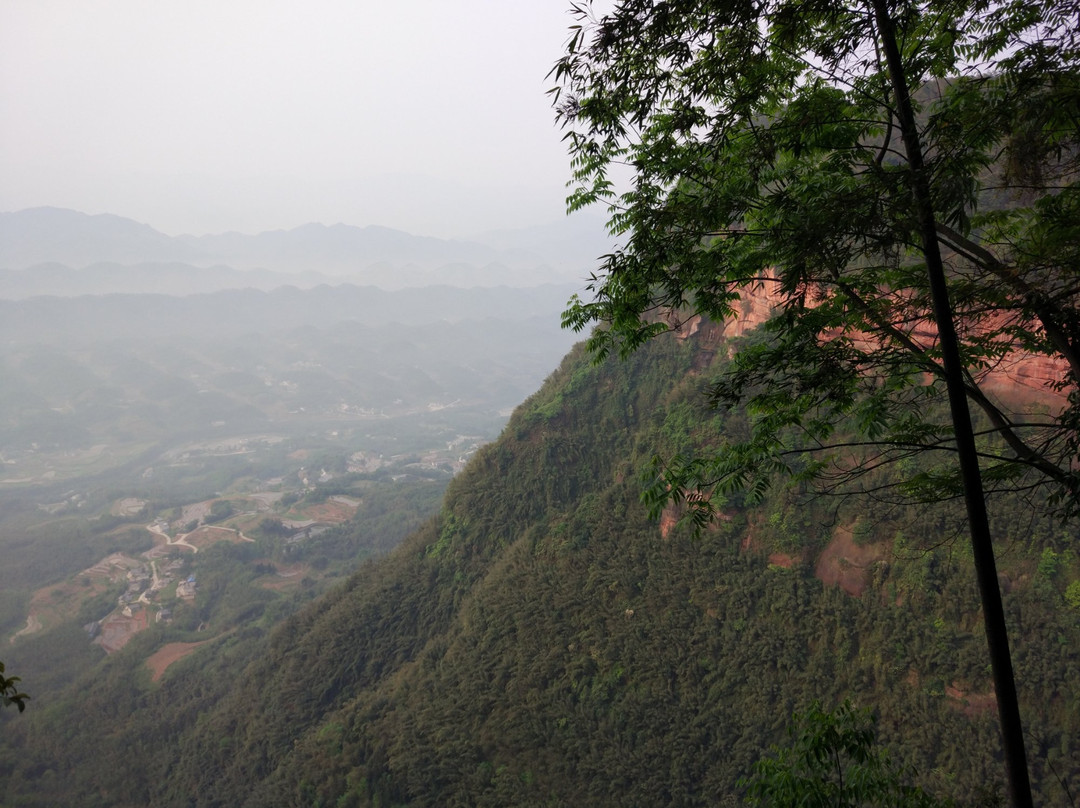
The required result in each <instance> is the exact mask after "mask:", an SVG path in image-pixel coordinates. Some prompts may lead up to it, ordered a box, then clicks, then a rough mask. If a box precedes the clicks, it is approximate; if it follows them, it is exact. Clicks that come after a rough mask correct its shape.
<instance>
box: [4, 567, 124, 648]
mask: <svg viewBox="0 0 1080 808" xmlns="http://www.w3.org/2000/svg"><path fill="white" fill-rule="evenodd" d="M139 566H141V565H140V563H139V562H138V561H136V560H135V559H133V558H129V557H128V556H125V555H123V554H121V553H114V554H113V555H111V556H108V557H106V558H103V559H102V560H101V561H99V562H98V563H97V564H95V565H94V566H92V567H90V568H89V569H85V570H83V571H82V572H80V573H79V574H78V575H76V576H74V577H73V578H71V579H69V580H67V581H63V582H62V583H58V584H52V585H51V586H46V587H42V588H41V589H39V590H37V591H36V592H34V594H33V595H32V596H31V598H30V608H29V609H28V610H27V611H28V614H27V619H26V626H25V627H23V628H22V629H20V630H19V631H18V632H17V633H16V634H15V635H14V636H13V637H12V638H11V641H12V642H14V641H15V639H16V638H17V637H20V636H23V635H26V634H33V633H34V632H36V631H41V630H42V629H48V628H51V627H52V626H54V625H56V624H57V623H60V622H62V621H64V620H67V619H69V618H70V617H71V616H72V615H73V614H76V613H77V612H78V611H79V609H80V607H81V606H82V605H83V603H85V602H86V601H88V600H90V599H91V598H94V597H96V596H97V595H100V594H101V593H102V592H105V591H106V590H108V588H109V587H110V586H112V585H113V584H114V583H115V582H116V581H120V580H123V579H124V578H126V577H127V572H128V570H129V569H133V568H135V567H139Z"/></svg>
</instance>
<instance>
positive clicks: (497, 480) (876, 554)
mask: <svg viewBox="0 0 1080 808" xmlns="http://www.w3.org/2000/svg"><path fill="white" fill-rule="evenodd" d="M703 333H704V332H701V333H699V334H698V335H697V336H694V337H691V338H688V339H681V340H680V339H676V338H674V337H665V338H663V339H660V340H657V341H655V343H653V344H651V345H649V346H648V347H647V348H644V349H642V350H640V351H638V352H637V353H636V354H634V355H633V356H632V357H631V358H630V359H629V360H627V361H625V362H620V361H617V360H611V361H608V362H605V363H603V364H600V365H591V364H590V363H589V361H588V359H587V357H586V356H585V355H584V353H583V352H582V351H580V350H576V351H574V352H572V353H571V355H570V356H569V357H567V359H566V360H565V361H564V363H563V365H562V367H561V368H560V369H559V370H558V371H557V372H556V373H555V374H553V375H552V376H551V377H550V378H549V379H548V381H547V383H546V384H545V385H544V387H543V388H542V389H541V390H540V391H539V392H538V393H537V394H536V395H534V396H533V397H532V398H530V399H529V400H528V401H527V402H525V403H524V404H523V405H522V406H521V407H519V409H518V410H517V412H516V413H515V415H514V416H513V418H512V419H511V421H510V423H509V425H508V427H507V428H506V430H505V431H504V433H503V435H502V437H501V438H500V440H499V441H497V442H496V443H494V444H491V445H489V446H487V447H485V448H484V449H482V450H481V451H480V452H479V453H478V455H477V456H476V457H475V458H474V459H473V461H472V462H471V463H470V464H469V465H468V467H467V468H466V470H465V471H464V472H463V473H461V474H460V475H459V476H458V477H457V478H455V480H454V481H453V482H452V484H451V486H450V488H449V489H448V491H447V494H446V498H445V501H444V504H443V507H442V511H441V514H440V515H439V516H438V517H437V518H436V519H435V520H433V521H432V522H430V523H428V524H427V525H426V526H425V527H424V528H423V529H421V530H420V531H418V532H416V533H415V534H413V535H412V536H411V537H410V538H408V539H407V540H406V541H405V542H404V543H403V544H402V545H401V546H400V547H399V548H398V549H397V550H396V551H395V552H393V553H392V554H391V555H390V556H388V557H386V558H384V559H382V560H380V561H377V562H372V563H369V564H367V565H366V566H364V567H362V568H361V570H360V571H359V572H357V573H356V574H355V575H354V576H353V577H352V578H351V579H350V580H349V581H348V582H347V584H345V585H343V586H341V587H339V588H338V589H336V590H334V591H333V592H331V593H330V594H329V595H327V596H325V597H324V598H322V599H320V600H318V601H316V602H314V603H312V604H310V605H309V606H307V607H305V608H304V609H302V610H301V611H299V612H298V613H297V614H295V615H293V616H292V617H289V618H287V619H286V620H284V622H282V623H281V624H280V625H278V626H277V627H276V628H273V629H270V628H266V629H264V628H260V627H257V626H256V627H250V628H247V629H244V630H242V631H237V632H235V633H233V634H231V635H228V636H226V637H224V638H222V639H219V640H218V641H216V642H214V643H208V644H206V645H205V646H201V647H199V648H198V649H197V650H196V651H194V652H193V653H191V654H190V655H189V656H187V657H186V658H184V659H183V660H181V661H179V662H177V663H175V664H174V665H173V666H172V667H170V668H169V669H168V671H167V672H166V674H165V676H164V677H163V678H162V679H161V681H160V682H157V683H154V682H151V681H150V676H149V672H148V671H147V669H146V668H145V666H144V665H143V664H142V662H141V660H142V659H145V656H146V652H147V650H148V649H147V648H144V647H140V646H138V645H137V644H138V643H140V642H142V643H150V642H153V638H152V637H149V636H147V637H146V638H145V639H138V640H136V641H133V643H132V644H131V646H129V648H125V649H124V650H123V651H121V652H119V653H117V654H115V655H114V656H112V657H110V658H108V659H106V660H104V661H102V662H100V663H97V664H96V665H95V666H94V667H93V668H92V669H89V670H87V671H86V673H85V675H84V676H83V677H82V679H81V680H80V681H79V682H76V683H75V685H74V686H73V687H72V688H71V689H70V690H69V691H68V692H67V695H66V696H64V697H63V698H62V699H58V700H56V701H54V702H53V703H37V702H35V703H32V705H31V709H30V710H28V712H27V713H26V714H25V715H23V716H20V717H13V716H10V715H4V716H3V717H2V718H3V721H4V729H3V741H2V744H3V747H2V750H0V776H2V777H3V778H4V781H5V782H6V786H5V789H6V790H5V791H4V792H0V801H2V802H3V804H5V805H8V804H10V805H26V806H31V805H56V804H80V805H95V804H96V805H103V806H104V805H110V806H120V805H158V806H174V805H177V806H179V805H199V806H211V805H214V806H217V805H220V806H241V805H248V806H278V805H280V806H286V805H327V806H329V805H335V806H348V805H357V806H360V805H381V806H390V805H416V806H421V805H430V806H435V805H487V806H505V805H562V806H575V805H678V806H696V805H702V806H704V805H717V804H724V803H725V800H732V801H734V800H736V799H737V795H738V793H739V788H738V785H737V781H738V779H739V777H740V776H742V775H745V774H747V773H749V771H750V769H751V766H752V764H753V762H754V761H755V760H758V759H760V758H761V757H762V756H763V755H764V754H765V753H766V752H767V748H768V746H769V744H773V743H778V742H781V741H782V740H783V738H784V730H785V727H786V726H787V724H788V721H789V720H790V717H791V714H792V712H793V711H796V710H802V709H805V708H806V707H807V706H808V705H810V704H811V703H812V702H813V701H815V700H820V701H821V702H822V703H823V704H825V705H826V706H830V705H833V704H837V703H839V702H841V701H842V700H843V699H844V698H847V697H850V698H851V699H853V700H854V701H855V702H857V703H859V704H862V705H866V706H869V707H871V708H873V709H874V710H875V711H876V712H877V714H878V715H879V729H880V738H881V742H882V743H883V744H884V745H885V746H886V747H887V748H888V750H889V752H890V754H891V755H892V756H893V757H894V758H895V759H897V760H898V761H900V762H902V763H905V764H910V765H912V766H914V767H915V768H916V769H917V771H918V773H919V774H918V779H919V781H920V783H921V784H922V785H924V786H925V787H927V788H928V789H929V790H930V791H932V792H934V793H936V794H939V795H943V796H953V797H957V798H959V799H961V800H962V801H965V802H967V803H969V804H981V803H980V801H981V800H983V798H984V797H989V796H992V794H993V793H994V792H996V791H999V790H1000V788H1001V782H1002V771H1001V765H1000V762H999V758H1000V748H999V740H998V730H997V724H996V717H995V715H994V712H993V710H994V708H993V700H992V698H990V688H991V680H990V674H989V671H988V667H987V661H986V647H985V642H984V639H983V636H982V633H981V622H980V617H979V613H978V609H979V606H978V596H977V593H976V590H975V584H974V578H973V576H972V575H971V571H970V567H971V561H970V558H969V551H968V550H967V548H966V544H965V543H964V542H963V541H962V540H955V537H956V536H957V535H958V529H957V524H958V521H957V520H958V519H959V515H958V514H955V513H953V512H951V511H950V510H949V508H947V507H942V508H940V509H934V508H928V507H914V506H910V507H909V506H896V505H893V506H886V505H885V504H883V503H874V502H868V501H866V500H859V501H844V500H837V499H820V498H817V499H815V498H813V497H809V496H807V495H806V494H807V492H800V491H798V490H795V489H785V490H777V491H775V492H773V493H771V494H770V495H769V497H768V498H767V499H766V500H765V501H764V502H763V503H761V504H759V505H756V506H755V507H752V508H751V507H748V506H746V505H744V503H742V502H741V501H740V500H738V499H732V501H731V502H729V504H728V507H727V508H726V509H725V510H724V513H723V518H722V519H719V520H717V521H716V523H715V524H713V525H712V526H710V527H709V528H708V529H707V530H706V531H705V532H704V533H703V534H702V535H700V536H694V535H693V533H692V531H691V530H690V529H689V528H688V527H686V526H682V525H676V524H674V517H677V516H678V514H674V513H668V514H667V516H668V517H669V518H667V519H665V520H663V522H662V525H658V524H657V522H656V521H655V520H652V519H650V518H649V517H648V514H647V513H646V509H645V507H644V505H642V503H641V501H640V492H641V490H642V480H641V478H640V473H641V470H642V469H643V468H645V467H647V466H648V464H649V460H650V458H651V457H652V456H653V455H654V454H656V453H660V454H664V455H671V454H673V453H677V452H684V453H685V452H692V451H693V449H694V447H695V446H696V445H700V444H703V443H711V442H716V441H718V440H720V439H721V438H722V436H723V435H725V434H732V435H737V434H738V433H739V431H740V430H744V429H745V427H746V418H747V416H746V415H745V414H743V413H738V412H729V413H717V412H708V411H706V410H705V409H704V403H703V399H702V397H701V396H700V395H699V391H700V389H701V387H702V386H703V385H704V384H706V383H707V382H708V379H709V378H710V377H711V376H712V375H713V374H714V373H716V372H717V369H718V368H719V366H720V365H722V363H723V362H725V361H726V359H725V357H726V351H725V346H724V345H723V344H722V343H720V342H718V341H715V340H713V341H708V340H706V339H705V338H704V337H703V336H702V334H703ZM992 504H993V508H994V510H995V518H996V523H995V529H996V531H997V534H998V536H999V537H1000V549H999V552H1000V554H1001V555H1002V561H1001V566H1002V570H1003V572H1004V583H1005V588H1006V591H1007V595H1006V608H1007V610H1008V615H1009V619H1010V621H1011V626H1010V629H1011V631H1012V636H1013V637H1014V638H1015V640H1014V642H1015V660H1016V665H1017V669H1018V679H1019V686H1020V688H1021V696H1022V699H1023V707H1024V718H1025V721H1026V728H1027V730H1028V731H1029V733H1030V735H1031V738H1032V739H1033V741H1034V742H1033V744H1032V750H1033V753H1032V757H1033V770H1034V771H1033V777H1034V782H1035V786H1036V789H1037V792H1038V794H1039V797H1038V799H1039V800H1040V801H1041V803H1042V804H1047V805H1049V804H1060V803H1061V802H1062V801H1063V800H1064V798H1065V791H1064V788H1065V787H1066V786H1067V787H1068V788H1069V789H1071V792H1072V793H1073V794H1076V793H1080V749H1077V747H1076V741H1075V739H1076V738H1077V737H1078V736H1080V735H1078V734H1080V691H1078V689H1077V686H1076V682H1075V671H1076V669H1077V662H1078V657H1080V653H1078V648H1080V596H1077V593H1076V590H1077V589H1080V585H1077V584H1075V581H1076V580H1077V579H1080V562H1078V560H1077V557H1076V554H1075V551H1074V549H1073V548H1074V545H1075V536H1074V534H1075V531H1073V530H1071V529H1070V530H1069V531H1066V530H1065V529H1063V528H1062V526H1061V525H1060V524H1057V523H1053V522H1050V521H1046V520H1043V519H1041V518H1040V517H1039V515H1038V514H1037V513H1033V512H1032V509H1031V506H1030V505H1028V504H1024V503H1020V502H1017V501H1012V500H1008V501H1006V500H1004V499H1002V500H995V501H994V502H993V503H992ZM822 579H825V580H827V581H828V583H826V582H825V581H823V580H822ZM834 582H838V583H839V584H842V585H843V586H841V585H838V583H834Z"/></svg>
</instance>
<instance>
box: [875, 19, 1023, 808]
mask: <svg viewBox="0 0 1080 808" xmlns="http://www.w3.org/2000/svg"><path fill="white" fill-rule="evenodd" d="M871 2H872V6H873V10H874V17H875V20H876V22H877V28H878V34H879V36H880V37H881V47H882V50H883V52H884V55H885V61H886V65H887V67H888V72H889V81H890V83H891V85H892V89H893V93H894V95H895V96H896V113H897V118H898V119H899V121H900V131H901V134H902V136H903V140H904V149H905V151H906V152H907V157H908V165H909V167H910V169H911V181H912V189H911V191H912V196H913V198H914V202H915V211H916V215H917V216H918V220H919V229H920V236H921V238H922V246H923V253H924V256H925V258H926V272H927V279H928V281H929V284H930V293H931V296H932V298H933V302H934V319H935V320H936V321H937V329H938V339H939V340H940V345H941V353H942V364H943V365H944V369H945V384H946V388H947V389H948V394H949V408H950V410H951V413H952V422H953V430H954V433H955V437H956V451H957V455H958V457H959V460H960V475H961V479H962V481H963V486H964V502H965V504H966V506H967V515H968V527H969V529H970V532H971V547H972V551H973V553H974V556H975V574H976V576H977V577H978V580H979V594H980V596H981V598H982V609H983V622H984V624H985V628H986V642H987V646H988V647H989V653H990V664H991V667H992V669H993V672H994V690H995V693H996V695H997V706H998V717H999V719H1000V721H1001V734H1002V743H1003V747H1004V750H1005V768H1006V774H1007V776H1008V781H1009V792H1010V794H1011V797H1012V803H1013V805H1014V806H1015V807H1016V808H1031V805H1032V801H1031V783H1030V781H1029V779H1028V768H1027V752H1026V750H1025V748H1024V731H1023V727H1022V726H1021V723H1020V705H1019V701H1018V699H1017V695H1016V681H1015V679H1014V678H1013V667H1012V657H1011V655H1010V653H1009V636H1008V629H1007V628H1006V625H1005V610H1004V608H1003V607H1002V604H1001V590H1000V588H999V586H998V577H997V564H996V562H995V560H994V547H993V542H992V540H991V536H990V522H989V519H988V518H987V513H986V496H985V493H984V491H983V486H982V475H981V472H980V471H979V456H978V453H977V451H976V447H975V432H974V429H973V428H972V424H971V412H970V411H969V409H968V401H967V394H966V392H965V389H964V368H963V365H962V364H961V361H960V351H959V347H958V344H957V337H956V329H955V327H954V325H953V316H952V306H951V304H950V303H949V291H948V286H947V284H946V278H945V266H944V263H943V262H942V259H941V251H940V249H939V247H938V240H937V226H936V222H935V216H934V208H933V202H932V200H931V196H930V185H929V182H928V181H927V178H926V171H925V166H924V163H923V154H922V146H921V144H920V142H919V131H918V127H917V125H916V123H915V113H914V110H913V108H912V105H911V97H910V94H909V91H908V90H909V88H908V84H907V76H906V75H905V72H904V67H903V61H902V57H901V54H900V49H899V47H898V46H897V42H896V35H895V31H894V29H893V22H892V19H891V18H890V17H889V14H888V10H887V8H886V5H885V0H871Z"/></svg>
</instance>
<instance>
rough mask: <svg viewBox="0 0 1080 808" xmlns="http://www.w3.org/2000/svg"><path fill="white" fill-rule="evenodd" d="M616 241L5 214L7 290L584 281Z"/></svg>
mask: <svg viewBox="0 0 1080 808" xmlns="http://www.w3.org/2000/svg"><path fill="white" fill-rule="evenodd" d="M608 249H609V247H608V243H607V238H606V236H605V234H604V230H603V227H602V226H601V225H600V224H599V223H598V221H596V220H592V219H589V218H588V217H576V218H574V219H567V220H565V221H563V222H559V223H557V224H554V225H549V226H545V227H541V228H533V229H528V230H522V231H497V232H492V233H488V234H485V235H481V236H479V237H478V238H477V240H475V241H458V240H445V239H436V238H429V237H424V236H416V235H412V234H409V233H405V232H403V231H400V230H392V229H390V228H386V227H377V226H368V227H353V226H350V225H345V224H335V225H332V226H326V225H322V224H306V225H302V226H300V227H296V228H293V229H291V230H274V231H268V232H263V233H259V234H255V235H247V234H242V233H221V234H212V235H203V236H192V235H181V236H169V235H166V234H164V233H161V232H158V231H157V230H154V229H153V228H152V227H150V226H149V225H145V224H141V223H139V222H135V221H133V220H131V219H125V218H123V217H119V216H113V215H109V214H99V215H94V216H90V215H87V214H83V213H79V212H77V211H72V210H66V209H61V208H31V209H27V210H22V211H15V212H10V213H0V297H4V298H8V299H19V298H24V297H30V296H33V295H39V294H103V293H108V292H119V291H125V292H143V291H145V292H159V291H160V292H167V293H173V294H191V293H194V292H207V291H213V290H214V289H221V288H244V287H252V288H259V289H271V288H275V286H280V285H285V284H291V285H294V286H298V287H301V288H307V287H310V286H314V285H317V284H319V283H341V282H351V283H357V284H361V285H374V286H379V287H381V288H384V289H399V288H404V287H413V286H426V285H431V284H449V285H456V286H500V285H502V286H518V287H525V286H534V285H537V284H543V283H551V282H564V281H565V282H569V281H578V280H579V279H580V278H582V277H584V276H585V275H586V274H587V271H588V269H589V268H590V267H591V266H592V265H593V264H594V263H595V259H596V257H597V256H599V255H601V254H603V253H604V252H606V251H607V250H608ZM211 270H212V271H211Z"/></svg>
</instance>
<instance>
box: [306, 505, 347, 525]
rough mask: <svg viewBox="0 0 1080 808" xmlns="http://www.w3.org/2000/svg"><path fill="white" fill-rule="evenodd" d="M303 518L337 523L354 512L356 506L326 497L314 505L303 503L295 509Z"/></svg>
mask: <svg viewBox="0 0 1080 808" xmlns="http://www.w3.org/2000/svg"><path fill="white" fill-rule="evenodd" d="M297 510H298V512H299V513H300V514H302V515H303V518H304V519H312V520H314V521H316V522H328V523H331V524H337V523H339V522H345V521H347V520H348V519H349V517H350V516H352V515H353V514H354V513H356V506H350V505H347V504H346V503H344V502H340V501H337V500H332V499H328V500H327V501H326V502H320V503H318V504H315V505H304V506H303V507H302V508H299V509H297Z"/></svg>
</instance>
